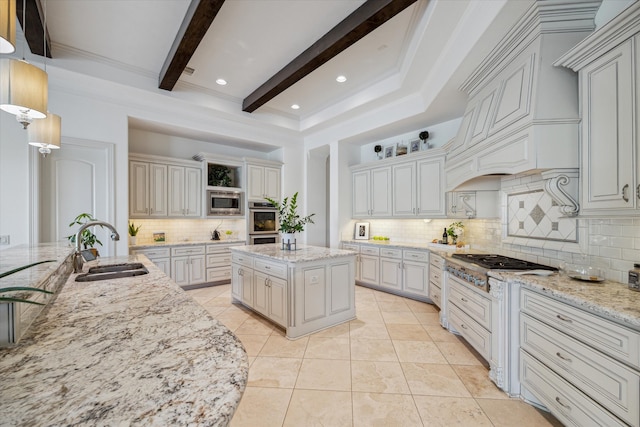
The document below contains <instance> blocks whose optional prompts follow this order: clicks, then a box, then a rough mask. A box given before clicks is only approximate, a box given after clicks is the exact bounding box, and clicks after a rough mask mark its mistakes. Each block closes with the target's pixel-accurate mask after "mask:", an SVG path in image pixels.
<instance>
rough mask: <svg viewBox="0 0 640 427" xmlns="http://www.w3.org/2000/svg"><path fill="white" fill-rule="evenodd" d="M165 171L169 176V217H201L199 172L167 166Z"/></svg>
mask: <svg viewBox="0 0 640 427" xmlns="http://www.w3.org/2000/svg"><path fill="white" fill-rule="evenodd" d="M167 171H168V174H169V191H168V193H169V194H168V197H169V216H173V217H180V216H183V217H199V216H201V215H202V208H201V206H202V183H201V170H200V169H196V168H190V167H182V166H173V165H169V166H168V167H167Z"/></svg>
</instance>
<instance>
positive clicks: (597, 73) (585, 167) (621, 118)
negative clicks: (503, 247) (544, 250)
mask: <svg viewBox="0 0 640 427" xmlns="http://www.w3.org/2000/svg"><path fill="white" fill-rule="evenodd" d="M639 43H640V4H639V3H638V2H636V3H633V4H632V5H631V6H630V7H629V8H627V9H626V10H624V11H623V12H622V13H621V14H619V15H618V16H617V17H616V18H614V19H613V20H611V21H610V22H609V23H607V24H606V25H604V26H603V27H601V28H600V29H598V31H596V32H595V33H593V34H592V35H591V36H589V37H587V38H586V39H585V40H583V41H582V42H581V43H579V44H578V45H576V46H575V47H574V48H573V49H571V51H569V52H568V53H567V54H565V55H564V56H563V57H562V58H560V59H559V60H558V61H557V63H558V64H559V65H563V66H565V67H569V68H571V69H573V70H574V71H578V73H579V76H580V106H581V111H582V136H581V148H582V149H581V153H582V154H581V174H580V175H581V177H580V214H581V215H585V216H603V215H604V216H609V215H625V214H629V213H635V212H636V210H637V209H638V208H640V178H639V177H640V159H639V158H638V156H639V155H640V153H639V150H638V149H639V145H638V143H637V142H636V141H637V135H638V133H637V132H638V131H640V126H639V125H640V111H639V110H640V87H638V84H637V82H638V81H639V78H640V69H639V67H640V47H639Z"/></svg>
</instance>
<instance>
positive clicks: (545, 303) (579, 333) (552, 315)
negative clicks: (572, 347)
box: [520, 289, 640, 368]
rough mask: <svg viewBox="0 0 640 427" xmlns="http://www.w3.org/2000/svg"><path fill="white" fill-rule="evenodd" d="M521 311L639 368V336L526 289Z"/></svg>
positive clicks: (615, 324)
mask: <svg viewBox="0 0 640 427" xmlns="http://www.w3.org/2000/svg"><path fill="white" fill-rule="evenodd" d="M520 298H521V307H522V312H524V313H527V314H528V315H530V316H531V317H534V318H536V319H538V320H540V321H542V322H545V323H548V324H551V325H553V327H554V328H556V329H558V330H560V331H562V332H564V333H565V334H567V335H569V336H570V337H573V338H575V339H577V340H578V341H582V342H583V343H586V344H588V345H589V346H591V347H594V348H596V349H598V350H600V351H602V352H603V353H605V354H608V355H610V356H612V357H614V358H616V359H618V360H620V361H622V362H625V363H629V364H631V365H632V366H634V367H636V368H640V333H639V332H636V331H633V330H631V329H627V328H625V327H624V326H621V325H618V324H617V323H614V322H612V321H610V320H607V319H604V318H602V317H600V316H597V315H595V314H591V313H588V312H586V311H584V310H581V309H579V308H575V307H571V306H569V305H567V304H565V303H562V302H560V301H556V300H554V299H552V298H549V297H547V296H545V295H541V294H538V293H536V292H533V291H531V290H529V289H523V290H522V293H521V296H520Z"/></svg>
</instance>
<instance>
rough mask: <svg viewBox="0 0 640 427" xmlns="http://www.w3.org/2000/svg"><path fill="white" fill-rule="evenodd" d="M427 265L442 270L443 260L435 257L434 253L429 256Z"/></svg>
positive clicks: (438, 256) (437, 256)
mask: <svg viewBox="0 0 640 427" xmlns="http://www.w3.org/2000/svg"><path fill="white" fill-rule="evenodd" d="M429 264H431V265H432V266H433V268H437V269H438V270H442V269H443V268H444V258H442V257H441V256H440V255H436V254H434V253H430V254H429Z"/></svg>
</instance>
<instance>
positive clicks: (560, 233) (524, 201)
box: [507, 190, 578, 242]
mask: <svg viewBox="0 0 640 427" xmlns="http://www.w3.org/2000/svg"><path fill="white" fill-rule="evenodd" d="M507 224H508V227H507V235H509V236H513V237H526V238H529V239H544V240H557V241H563V242H577V241H578V240H577V236H578V234H577V229H578V221H577V220H576V219H575V218H568V217H565V216H563V215H561V214H560V210H559V209H558V205H557V203H554V202H553V200H552V199H551V197H550V196H549V195H548V194H547V193H546V192H544V191H543V190H535V191H530V192H527V193H518V194H509V195H507Z"/></svg>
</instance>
